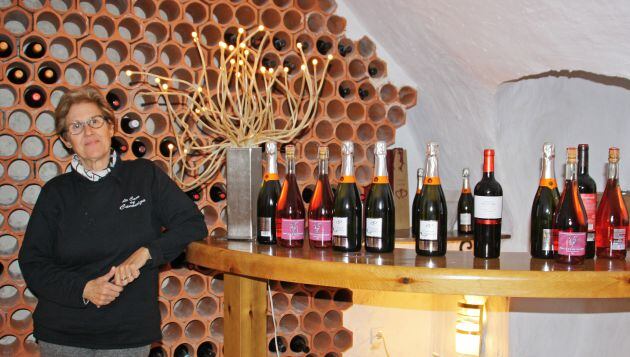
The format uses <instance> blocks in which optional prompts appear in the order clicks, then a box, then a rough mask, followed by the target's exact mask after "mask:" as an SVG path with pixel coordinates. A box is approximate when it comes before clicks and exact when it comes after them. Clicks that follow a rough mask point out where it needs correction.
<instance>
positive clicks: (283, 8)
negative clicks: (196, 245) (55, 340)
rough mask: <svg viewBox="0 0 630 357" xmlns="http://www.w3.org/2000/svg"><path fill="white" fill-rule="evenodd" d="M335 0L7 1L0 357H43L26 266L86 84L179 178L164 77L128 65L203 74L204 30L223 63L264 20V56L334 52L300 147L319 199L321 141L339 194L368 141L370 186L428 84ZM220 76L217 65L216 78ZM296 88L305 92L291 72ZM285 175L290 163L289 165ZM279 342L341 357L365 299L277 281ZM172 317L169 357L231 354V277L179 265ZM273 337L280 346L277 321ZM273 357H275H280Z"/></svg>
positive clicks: (293, 58) (0, 73)
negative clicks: (112, 102)
mask: <svg viewBox="0 0 630 357" xmlns="http://www.w3.org/2000/svg"><path fill="white" fill-rule="evenodd" d="M335 9H336V3H335V1H334V0H232V1H206V0H204V1H201V0H162V1H152V0H136V1H130V0H119V1H114V0H19V1H18V0H13V1H3V2H1V3H0V41H6V42H7V43H9V44H10V46H11V51H10V53H9V54H8V56H6V57H4V58H0V128H1V133H0V331H1V333H0V354H1V355H33V356H34V355H38V347H37V344H36V343H35V339H34V337H33V336H32V311H33V309H34V307H35V305H36V304H37V298H36V297H35V296H34V295H33V294H32V293H31V292H30V291H29V290H28V288H27V287H26V285H25V282H24V280H23V277H22V274H21V272H20V268H19V262H18V261H17V254H18V251H19V248H20V246H21V243H22V240H23V237H24V231H25V229H26V225H27V223H28V219H29V215H30V213H31V210H32V208H33V206H34V204H35V201H36V200H37V196H38V194H39V192H40V190H41V187H42V186H43V185H44V184H45V183H46V182H47V181H48V180H50V179H51V178H53V177H54V176H56V175H59V174H61V173H64V172H67V171H68V170H69V165H70V158H71V156H70V153H69V152H68V151H67V150H66V148H65V147H64V145H63V144H62V143H61V141H60V140H59V138H58V137H57V136H56V135H55V132H54V131H55V128H54V119H53V111H54V108H55V106H56V105H57V103H58V102H59V99H60V97H61V96H62V95H63V93H64V92H66V91H68V90H70V89H73V88H77V87H80V86H83V85H86V84H91V85H94V86H96V87H98V88H100V89H101V90H102V91H103V93H107V92H110V91H111V92H113V93H115V94H116V95H117V96H118V97H119V98H120V107H119V108H118V109H117V110H116V116H117V118H118V119H121V118H122V117H124V116H128V117H130V118H135V119H138V120H139V122H140V127H139V128H138V129H137V130H135V131H134V132H132V133H125V132H124V131H122V129H121V127H120V122H118V123H117V130H116V133H115V137H116V139H117V140H119V141H120V142H121V143H124V145H126V146H127V147H128V148H129V150H128V151H127V152H126V153H125V154H124V156H123V158H124V159H133V158H134V154H133V153H132V151H131V146H132V144H133V142H134V141H136V140H139V141H142V143H143V144H144V145H145V146H146V148H147V151H146V153H145V155H144V157H145V158H148V159H150V160H153V161H154V162H155V163H156V164H157V165H158V166H159V167H161V168H162V169H164V170H167V169H168V167H167V159H165V158H164V157H163V156H162V155H161V154H160V152H159V144H160V142H161V141H162V140H163V139H165V138H168V137H171V136H172V135H173V134H172V130H173V127H172V125H171V123H170V121H169V118H168V114H167V112H166V110H165V104H164V101H163V100H160V99H158V98H155V97H154V96H152V95H150V93H149V92H150V89H149V85H150V84H149V83H152V81H151V79H152V78H151V76H148V77H140V76H132V77H131V78H130V77H128V76H127V75H126V74H125V71H126V70H128V69H129V70H132V71H146V72H149V73H152V74H157V75H165V76H173V77H177V78H181V79H186V80H191V81H192V80H196V79H197V78H198V76H199V74H198V72H199V71H200V68H201V59H200V58H199V53H198V52H197V50H196V48H195V47H194V46H193V42H192V36H191V32H192V31H196V32H197V33H198V34H199V38H200V40H201V44H202V46H203V48H204V50H205V51H206V52H207V57H206V58H205V60H206V61H208V62H210V63H211V61H214V60H215V59H216V56H217V55H218V53H219V52H218V51H217V49H218V44H219V41H226V40H228V38H229V37H230V35H229V34H233V33H235V32H236V31H237V29H238V28H239V27H244V28H246V29H251V28H254V27H256V26H258V25H259V24H262V25H264V26H265V27H266V29H267V30H268V31H269V32H270V34H271V38H272V39H274V38H277V39H278V40H281V41H283V42H284V43H285V46H284V47H281V46H279V47H281V48H276V47H275V46H274V45H273V43H267V45H266V47H265V56H264V58H265V59H266V60H267V61H268V63H272V64H274V65H275V66H279V65H282V66H289V67H293V68H296V67H299V65H300V64H301V61H300V58H299V57H298V55H297V52H296V51H295V45H296V44H297V43H302V44H304V50H305V54H306V56H307V58H309V59H312V58H319V59H322V58H324V55H327V54H332V55H333V56H334V59H333V60H332V61H331V63H330V68H329V69H328V73H327V77H326V80H325V83H324V86H323V89H322V92H321V95H320V101H319V107H318V114H317V117H316V120H315V123H314V124H313V126H312V128H311V130H309V131H307V132H304V133H303V134H301V136H300V137H298V138H297V139H296V142H295V143H296V146H297V150H298V152H297V157H298V161H297V165H296V169H297V178H298V183H299V186H300V189H301V191H302V193H303V197H304V198H306V199H308V198H309V197H310V195H311V193H312V190H313V189H314V184H315V180H316V175H317V155H316V154H317V147H318V146H319V145H321V144H326V145H328V146H329V148H330V164H331V168H330V172H331V178H332V180H333V182H332V184H333V187H334V185H335V184H336V183H337V180H338V178H339V175H340V170H341V148H340V142H341V141H343V140H352V141H353V142H355V143H356V145H355V154H354V155H355V163H356V175H357V182H358V184H359V185H360V186H361V187H362V188H365V187H367V186H368V185H369V183H370V180H371V176H372V167H373V159H374V157H373V153H372V151H373V145H374V143H375V142H376V141H377V140H385V141H387V143H388V144H393V143H394V138H395V133H396V129H397V128H399V127H400V126H402V125H404V124H405V121H406V110H407V109H409V108H411V107H413V106H414V105H415V104H416V101H417V93H416V90H415V89H413V88H411V87H402V88H397V87H396V86H394V85H392V84H391V83H388V82H387V64H386V63H385V62H384V61H383V60H382V59H380V58H378V57H377V55H376V48H375V45H374V43H373V42H372V41H371V40H370V39H369V38H367V37H363V38H361V39H357V40H353V39H349V38H347V37H346V36H345V28H346V20H345V19H344V18H343V17H340V16H338V15H336V14H335ZM34 40H35V41H37V42H39V43H41V44H42V45H43V47H44V50H45V53H44V55H43V56H41V57H39V58H31V57H28V56H26V54H25V53H24V50H25V47H26V45H27V44H29V43H31V42H32V41H34ZM42 66H46V67H49V68H52V69H53V71H55V72H56V73H57V75H58V78H57V81H56V82H55V83H53V84H46V83H43V82H42V81H41V80H40V79H39V77H38V70H39V69H40V67H42ZM13 67H19V68H20V69H22V71H23V72H24V74H25V75H26V77H27V80H26V82H25V83H23V84H15V83H12V82H11V81H9V79H8V78H7V73H8V72H9V70H10V69H11V68H13ZM217 75H218V72H217V69H216V67H210V68H209V76H210V78H212V77H215V78H216V76H217ZM290 79H291V85H292V86H293V87H294V88H295V86H298V85H299V79H298V78H297V77H296V76H290ZM33 86H38V87H40V88H41V89H42V90H43V91H44V93H45V95H46V101H45V104H44V105H43V106H41V107H39V108H31V107H29V106H28V105H27V104H26V102H25V100H24V93H25V91H26V90H27V88H29V87H33ZM273 103H274V108H275V115H276V118H277V119H276V122H277V124H279V125H282V123H285V122H286V118H287V106H286V104H285V100H284V98H283V97H282V96H280V95H275V96H274V98H273ZM278 166H279V171H280V176H281V178H283V177H284V174H285V166H284V157H283V155H280V157H279V163H278ZM224 174H225V171H224V170H223V171H222V172H221V173H220V174H219V175H217V177H216V178H215V179H214V180H213V181H211V182H208V183H207V184H205V185H204V186H203V187H202V188H201V191H200V195H201V198H200V200H199V201H198V202H197V204H198V206H199V208H200V210H201V211H202V212H203V215H204V219H205V222H206V224H207V225H208V229H209V231H210V239H212V238H219V237H224V236H225V235H226V233H227V231H226V209H225V201H220V202H213V201H212V200H211V199H210V188H211V187H212V186H213V185H216V184H224V183H225V179H224V177H225V176H224ZM271 289H272V294H273V295H272V296H273V304H274V308H275V317H276V322H277V327H278V336H279V338H281V339H283V341H284V342H285V345H286V346H287V352H285V353H283V354H282V355H283V356H293V355H307V356H326V357H333V356H341V355H342V353H343V352H344V351H347V350H348V349H349V348H350V347H351V346H352V332H351V331H349V330H348V329H346V328H345V327H344V326H343V311H344V310H345V309H347V308H348V307H349V306H351V304H352V292H351V291H349V290H346V289H334V288H327V287H320V286H309V285H301V284H292V283H286V282H277V281H273V282H271ZM159 306H160V313H161V315H162V333H163V339H162V340H161V341H160V342H159V343H157V344H156V345H155V346H154V347H156V348H161V349H163V350H164V352H166V354H167V355H173V354H174V352H175V349H176V348H177V347H178V346H180V345H184V346H185V347H186V348H187V349H188V351H189V352H190V354H191V355H195V356H196V355H197V351H198V349H199V346H201V345H202V344H205V346H208V344H210V345H211V346H212V348H213V349H214V350H215V351H216V352H217V355H218V356H222V355H223V352H222V347H223V275H222V274H221V273H220V272H215V271H211V270H208V269H203V268H201V267H193V266H189V265H188V264H185V263H184V264H173V266H166V267H164V269H163V270H162V271H161V273H160V297H159ZM268 314H269V315H268V324H267V337H268V342H269V341H271V340H272V339H273V322H272V319H271V315H270V314H271V312H270V310H269V313H268ZM296 335H302V336H303V337H305V338H306V340H307V341H308V344H309V346H310V348H311V350H310V352H309V353H306V354H305V353H295V352H292V351H291V350H290V349H289V348H288V344H289V341H291V338H292V337H294V336H296ZM269 355H270V356H271V355H272V354H271V353H269Z"/></svg>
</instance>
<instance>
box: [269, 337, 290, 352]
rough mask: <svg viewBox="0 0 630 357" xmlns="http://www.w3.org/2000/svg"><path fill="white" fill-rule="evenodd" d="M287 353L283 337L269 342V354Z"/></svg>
mask: <svg viewBox="0 0 630 357" xmlns="http://www.w3.org/2000/svg"><path fill="white" fill-rule="evenodd" d="M286 351H287V343H286V342H285V341H284V338H283V337H280V336H278V337H275V338H272V339H271V341H269V352H273V353H276V352H280V353H285V352H286Z"/></svg>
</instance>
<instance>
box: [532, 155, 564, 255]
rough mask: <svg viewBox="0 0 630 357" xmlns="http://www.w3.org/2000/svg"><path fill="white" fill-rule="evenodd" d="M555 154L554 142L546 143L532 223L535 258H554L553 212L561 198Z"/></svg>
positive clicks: (533, 253)
mask: <svg viewBox="0 0 630 357" xmlns="http://www.w3.org/2000/svg"><path fill="white" fill-rule="evenodd" d="M555 156H556V154H555V150H554V146H553V144H551V143H545V144H544V145H543V156H542V171H541V173H540V182H539V184H538V190H537V191H536V196H535V197H534V203H533V204H532V214H531V223H530V251H531V255H532V257H534V258H542V259H552V258H553V237H552V233H551V227H552V222H553V213H554V212H555V211H556V207H558V201H559V199H560V192H559V191H558V183H557V182H556V174H555V169H554V159H555Z"/></svg>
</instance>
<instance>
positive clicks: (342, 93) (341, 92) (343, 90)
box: [339, 84, 351, 98]
mask: <svg viewBox="0 0 630 357" xmlns="http://www.w3.org/2000/svg"><path fill="white" fill-rule="evenodd" d="M350 92H351V90H350V88H348V87H344V86H342V85H341V84H340V85H339V95H340V96H341V98H345V97H347V96H348V95H349V94H350Z"/></svg>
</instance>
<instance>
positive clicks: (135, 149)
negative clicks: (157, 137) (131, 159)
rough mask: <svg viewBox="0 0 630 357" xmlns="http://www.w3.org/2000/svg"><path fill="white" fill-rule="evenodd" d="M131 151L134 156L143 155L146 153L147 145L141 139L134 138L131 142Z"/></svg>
mask: <svg viewBox="0 0 630 357" xmlns="http://www.w3.org/2000/svg"><path fill="white" fill-rule="evenodd" d="M131 152H132V153H133V154H134V155H135V156H136V157H144V155H145V154H146V153H147V146H146V144H145V143H143V142H142V141H141V140H134V141H133V143H131Z"/></svg>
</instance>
